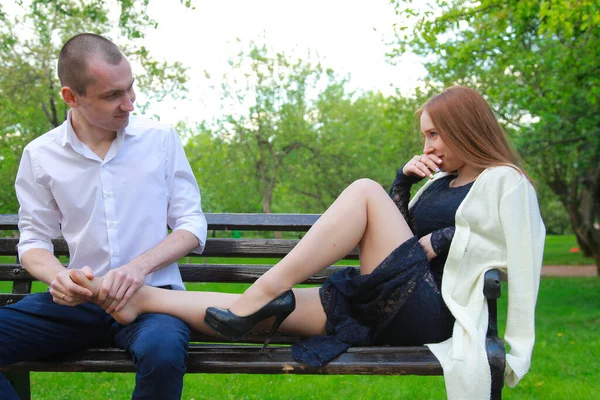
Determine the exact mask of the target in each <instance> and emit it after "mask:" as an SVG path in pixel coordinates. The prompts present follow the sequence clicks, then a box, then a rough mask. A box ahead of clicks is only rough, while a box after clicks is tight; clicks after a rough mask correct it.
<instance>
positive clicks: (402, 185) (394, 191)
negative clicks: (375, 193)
mask: <svg viewBox="0 0 600 400" xmlns="http://www.w3.org/2000/svg"><path fill="white" fill-rule="evenodd" d="M420 180H421V178H419V177H416V176H406V175H404V172H402V168H400V169H399V170H398V172H396V179H394V183H392V187H391V188H390V191H389V194H390V197H391V199H392V201H393V202H394V203H396V207H398V210H400V213H402V216H403V217H404V219H405V220H406V221H407V222H409V221H410V219H409V215H408V202H409V200H410V187H411V186H412V185H413V184H415V183H417V182H419V181H420ZM409 225H410V223H409ZM411 227H412V225H411Z"/></svg>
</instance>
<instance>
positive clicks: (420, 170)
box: [402, 154, 442, 179]
mask: <svg viewBox="0 0 600 400" xmlns="http://www.w3.org/2000/svg"><path fill="white" fill-rule="evenodd" d="M441 162H442V160H441V159H439V158H438V157H436V156H434V155H430V154H421V155H416V156H414V157H413V158H412V159H411V160H410V161H409V162H407V163H406V165H405V166H404V167H403V168H402V172H403V173H404V175H406V176H410V175H416V176H420V177H421V178H424V177H428V178H430V179H431V178H433V173H434V172H440V168H439V167H438V164H441Z"/></svg>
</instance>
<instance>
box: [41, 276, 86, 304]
mask: <svg viewBox="0 0 600 400" xmlns="http://www.w3.org/2000/svg"><path fill="white" fill-rule="evenodd" d="M81 272H83V273H84V274H85V276H86V277H87V278H88V279H94V273H93V272H92V270H91V268H89V267H84V268H82V270H81ZM50 294H51V295H52V300H53V301H54V302H55V303H57V304H61V305H63V306H71V307H73V306H77V305H79V304H82V303H87V302H88V301H90V300H91V299H92V292H91V291H90V290H89V289H86V288H84V287H82V286H79V285H78V284H76V283H75V282H73V281H72V280H71V277H70V276H69V270H68V269H65V270H64V271H61V272H59V273H58V274H57V275H56V277H55V278H54V279H53V280H52V281H51V282H50Z"/></svg>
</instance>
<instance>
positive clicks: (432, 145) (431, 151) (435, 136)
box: [421, 111, 465, 172]
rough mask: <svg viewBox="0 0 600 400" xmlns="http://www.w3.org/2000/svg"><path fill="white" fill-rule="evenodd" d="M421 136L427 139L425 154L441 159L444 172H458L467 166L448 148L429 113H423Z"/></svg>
mask: <svg viewBox="0 0 600 400" xmlns="http://www.w3.org/2000/svg"><path fill="white" fill-rule="evenodd" d="M421 134H422V135H423V137H424V139H425V145H424V147H423V154H426V155H435V156H436V157H439V158H440V159H441V160H442V163H441V164H439V168H440V169H441V170H442V171H444V172H452V171H457V170H459V169H461V168H462V167H464V166H465V162H464V161H463V160H461V159H460V158H458V156H457V155H456V153H454V152H453V151H452V150H451V149H450V148H449V147H448V146H446V143H444V141H443V140H442V137H441V136H440V134H439V133H438V131H437V129H436V127H435V126H434V125H433V122H432V121H431V118H430V117H429V114H428V113H427V111H423V113H422V114H421Z"/></svg>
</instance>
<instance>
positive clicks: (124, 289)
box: [98, 263, 146, 314]
mask: <svg viewBox="0 0 600 400" xmlns="http://www.w3.org/2000/svg"><path fill="white" fill-rule="evenodd" d="M145 280H146V274H145V273H144V272H142V270H141V268H139V267H136V266H135V265H133V264H132V263H129V264H125V265H123V266H122V267H119V268H115V269H113V270H111V271H110V272H109V273H108V274H106V275H104V280H103V281H102V286H101V287H100V292H99V294H98V303H99V304H100V305H101V306H102V308H104V310H106V312H107V313H109V314H110V313H113V312H115V311H120V310H121V309H122V308H123V307H124V306H125V304H127V302H128V301H129V299H130V298H131V296H133V295H134V294H135V292H137V290H138V289H139V288H140V287H142V286H143V285H144V282H145Z"/></svg>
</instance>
